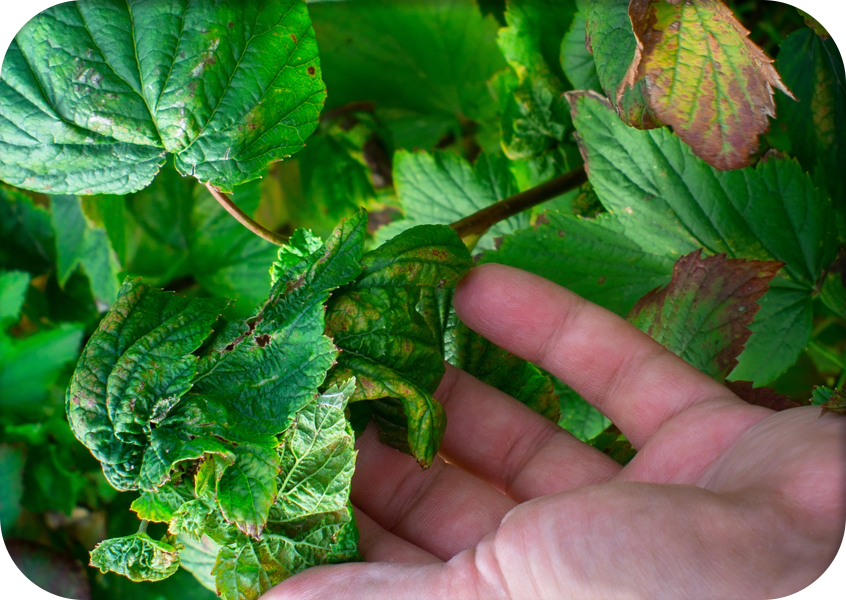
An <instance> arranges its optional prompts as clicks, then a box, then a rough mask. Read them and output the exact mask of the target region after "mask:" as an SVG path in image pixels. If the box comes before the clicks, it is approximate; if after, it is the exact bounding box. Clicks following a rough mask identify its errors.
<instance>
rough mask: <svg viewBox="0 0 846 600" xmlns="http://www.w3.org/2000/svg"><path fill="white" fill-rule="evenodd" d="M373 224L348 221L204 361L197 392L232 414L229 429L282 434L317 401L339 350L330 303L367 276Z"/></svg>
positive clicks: (222, 338) (360, 219) (227, 332)
mask: <svg viewBox="0 0 846 600" xmlns="http://www.w3.org/2000/svg"><path fill="white" fill-rule="evenodd" d="M366 227H367V218H366V216H365V214H364V213H363V212H360V213H358V214H357V215H355V216H353V217H350V218H349V219H347V220H346V221H344V222H343V223H342V224H341V225H339V226H338V228H337V229H336V230H335V232H334V233H333V234H332V236H331V237H330V238H329V239H328V241H327V242H326V243H325V244H324V245H323V247H322V248H321V249H320V250H318V251H316V252H314V253H312V254H310V255H309V256H308V257H306V258H304V259H303V260H302V261H301V262H300V263H298V264H297V265H296V266H295V267H294V268H292V269H287V270H286V271H285V276H284V278H282V279H279V280H277V281H276V283H275V284H274V285H273V288H272V290H271V293H270V298H269V299H268V300H267V302H266V303H265V304H264V305H263V306H261V307H259V309H258V310H257V311H256V313H255V314H254V315H253V316H252V317H250V318H249V319H247V321H246V322H243V323H231V324H230V325H228V326H227V327H226V328H225V329H224V330H223V331H222V332H221V333H220V335H218V336H217V338H216V339H215V341H214V343H213V344H212V345H211V347H210V349H209V351H208V353H207V354H206V356H204V357H203V358H202V359H201V360H200V364H199V373H198V376H197V379H196V382H195V384H194V388H193V390H192V391H193V392H194V393H197V394H201V395H203V396H204V397H205V398H206V399H207V401H208V402H210V403H212V404H216V405H217V406H219V407H222V408H223V409H225V410H227V411H228V419H229V420H228V422H227V425H228V426H229V427H230V428H232V429H233V430H236V431H238V430H240V431H247V432H250V433H251V434H253V435H261V434H271V435H273V434H277V433H280V432H282V431H283V430H285V429H286V428H287V427H288V424H289V423H290V420H291V418H292V416H293V414H294V413H295V412H296V411H298V410H299V409H301V408H302V407H303V406H305V405H306V404H307V403H308V402H309V401H310V400H311V399H312V398H314V396H315V395H316V394H317V388H318V387H319V386H320V385H321V384H322V383H323V380H324V378H325V376H326V372H327V370H328V369H329V368H330V367H331V366H332V364H333V363H334V362H335V358H336V356H337V350H336V349H335V346H334V344H332V341H331V340H330V339H329V338H328V337H326V336H325V335H324V329H325V317H324V310H325V309H324V303H325V302H326V300H327V299H328V297H329V293H330V292H331V291H332V290H334V289H335V288H337V287H339V286H341V285H344V284H345V283H348V282H349V281H351V280H352V279H354V278H355V277H356V276H357V275H358V274H359V273H360V271H361V265H360V262H359V261H360V259H361V254H362V252H363V246H364V236H365V233H366Z"/></svg>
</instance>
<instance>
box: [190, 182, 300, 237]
mask: <svg viewBox="0 0 846 600" xmlns="http://www.w3.org/2000/svg"><path fill="white" fill-rule="evenodd" d="M205 186H206V187H207V188H208V190H209V191H210V192H211V194H212V196H214V199H215V200H217V201H218V202H219V203H220V205H221V206H222V207H223V208H225V209H226V212H228V213H229V214H230V215H232V216H233V217H235V218H236V219H237V220H238V222H239V223H241V225H243V226H244V227H246V228H247V229H249V230H250V231H252V232H253V233H254V234H256V235H257V236H259V237H260V238H262V239H265V240H267V241H268V242H270V243H271V244H276V245H277V246H284V245H285V244H287V243H288V238H286V237H285V236H281V235H279V234H276V233H273V232H272V231H270V230H268V229H265V228H264V227H262V226H261V225H259V224H258V223H256V222H255V221H253V220H252V219H251V218H250V216H249V215H248V214H247V213H245V212H244V211H243V210H241V209H240V208H238V205H237V204H235V203H234V202H233V201H232V199H231V198H230V197H229V196H227V195H226V194H224V193H223V192H221V191H220V190H219V189H217V188H216V187H215V186H213V185H212V184H210V183H206V184H205Z"/></svg>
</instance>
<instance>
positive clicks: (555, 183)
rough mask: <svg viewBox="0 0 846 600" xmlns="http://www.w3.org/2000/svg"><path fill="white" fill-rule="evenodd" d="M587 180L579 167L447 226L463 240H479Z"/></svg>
mask: <svg viewBox="0 0 846 600" xmlns="http://www.w3.org/2000/svg"><path fill="white" fill-rule="evenodd" d="M586 181H587V173H586V172H585V168H584V167H579V168H578V169H575V170H573V171H570V172H569V173H565V174H564V175H561V176H559V177H556V178H555V179H550V180H549V181H547V182H546V183H543V184H541V185H539V186H537V187H533V188H531V189H529V190H526V191H525V192H520V193H519V194H517V195H515V196H511V197H510V198H506V199H505V200H500V201H499V202H497V203H496V204H491V205H490V206H488V207H486V208H483V209H482V210H480V211H479V212H477V213H474V214H472V215H470V216H469V217H465V218H463V219H461V220H460V221H457V222H455V223H453V224H452V225H450V227H452V228H453V229H454V230H455V231H456V232H457V233H458V235H459V237H461V238H462V239H464V238H468V237H470V236H477V237H481V236H482V235H484V234H485V233H486V232H487V231H488V229H490V228H491V227H493V226H494V225H496V224H497V223H499V222H500V221H504V220H505V219H507V218H509V217H513V216H514V215H516V214H518V213H521V212H523V211H524V210H527V209H529V208H532V207H533V206H537V205H538V204H542V203H543V202H546V201H547V200H552V199H553V198H555V197H556V196H560V195H561V194H564V193H566V192H569V191H570V190H573V189H576V188H577V187H579V186H580V185H582V184H583V183H584V182H586Z"/></svg>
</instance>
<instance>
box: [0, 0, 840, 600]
mask: <svg viewBox="0 0 846 600" xmlns="http://www.w3.org/2000/svg"><path fill="white" fill-rule="evenodd" d="M480 5H481V8H482V10H480V6H477V4H476V3H475V2H473V1H472V0H453V2H452V3H450V4H448V5H445V4H444V3H443V2H438V1H436V0H430V1H426V2H416V3H411V4H404V3H400V2H395V1H393V2H392V1H389V0H360V1H357V2H355V3H343V2H342V3H336V2H333V3H319V2H316V3H312V4H311V5H310V6H306V3H304V2H301V1H299V0H284V1H279V2H261V1H259V0H254V1H249V2H211V1H206V0H198V1H196V2H183V1H179V0H156V1H149V2H128V3H122V2H111V1H110V0H79V1H77V2H75V3H66V4H63V5H61V6H57V7H54V8H52V9H50V10H48V11H46V12H45V13H42V15H40V16H39V17H37V18H36V19H34V20H33V21H31V22H30V23H28V24H27V25H26V26H25V27H24V29H23V30H21V32H20V33H19V34H18V37H17V38H16V41H15V43H13V45H12V47H11V48H10V49H9V51H8V53H7V56H6V59H5V61H4V64H3V71H2V78H0V116H2V119H0V148H2V152H0V178H2V179H3V180H4V181H5V182H6V183H8V184H10V185H11V186H17V188H19V189H15V188H13V187H10V186H0V211H2V213H0V228H2V239H3V243H2V245H0V269H2V271H0V323H2V326H3V331H2V332H0V365H2V366H0V403H2V404H0V405H2V407H3V414H2V427H3V429H2V433H0V455H2V457H3V464H4V471H3V472H2V473H0V477H2V478H3V481H4V482H6V483H5V484H4V485H3V488H4V489H5V490H7V491H4V492H0V493H2V494H3V496H2V499H3V502H2V504H0V508H2V511H0V516H2V522H3V528H4V533H5V532H6V531H7V528H9V527H11V531H12V533H13V535H14V536H15V537H17V538H21V539H27V540H31V541H33V540H37V541H38V542H39V543H42V544H44V543H45V542H49V543H48V544H46V545H48V546H51V547H52V550H50V552H61V553H64V554H71V555H74V556H76V557H78V558H83V557H85V556H86V555H87V551H86V548H87V549H91V548H92V547H93V546H94V544H97V545H96V547H95V548H94V549H93V551H92V552H91V555H90V560H91V564H92V565H93V566H96V567H99V568H100V569H101V570H102V572H103V573H107V572H109V571H113V572H115V573H119V574H121V575H124V576H126V577H128V578H129V579H130V580H132V581H134V582H138V581H160V580H161V581H162V583H161V584H159V583H157V584H153V587H152V588H145V587H144V586H143V585H137V586H134V587H131V588H127V587H126V585H125V584H124V583H123V582H121V581H120V580H117V579H115V578H114V577H113V576H111V575H109V576H107V577H104V576H103V575H101V574H95V573H94V572H93V570H92V572H91V573H89V574H88V575H87V576H86V578H87V580H90V582H89V581H87V580H86V585H89V586H90V587H91V586H93V593H94V595H95V596H97V595H98V594H99V595H112V596H114V595H115V594H117V593H118V590H121V592H120V593H121V594H123V593H124V592H123V590H127V589H132V590H136V591H131V592H130V591H127V592H126V593H137V594H140V597H149V596H148V595H147V594H148V593H149V594H154V593H156V592H155V590H165V591H161V592H160V593H161V594H171V595H177V594H182V593H183V592H179V591H176V590H177V589H179V588H178V586H186V589H191V587H192V586H191V583H190V580H188V582H187V583H185V580H184V578H183V579H179V578H180V577H181V576H180V575H179V574H178V572H179V569H180V567H182V568H183V569H185V570H187V571H189V572H190V573H192V574H193V575H194V576H195V577H196V579H197V580H198V581H199V582H200V583H202V584H203V585H204V586H205V587H207V588H209V589H211V590H214V591H216V592H217V593H218V594H219V595H221V596H222V597H224V598H226V599H227V600H234V599H236V598H257V597H258V596H259V595H260V594H262V593H264V592H265V591H267V590H268V589H269V588H270V587H271V586H272V585H274V584H276V583H278V582H279V581H281V580H283V579H285V578H286V577H288V576H290V575H292V574H294V573H296V572H298V571H301V570H303V569H305V568H308V567H310V566H313V565H316V564H325V563H333V562H345V561H352V560H357V559H358V552H357V540H358V533H357V528H356V525H355V518H354V514H353V512H352V507H351V504H350V502H349V486H350V480H351V477H352V473H353V469H354V463H355V451H354V449H353V442H354V438H355V435H356V433H360V431H361V430H363V428H364V427H365V426H366V425H367V424H368V423H369V422H371V421H372V422H374V423H375V424H376V426H377V427H378V429H379V431H380V433H381V437H382V440H383V441H384V442H385V443H387V444H390V445H391V446H393V447H395V448H397V449H399V450H401V451H404V452H406V453H408V454H410V455H412V456H413V457H414V458H415V459H416V460H417V461H418V462H419V463H420V465H421V467H422V468H425V467H427V466H428V465H429V464H431V462H432V460H433V458H434V456H435V455H436V454H437V451H438V446H439V443H440V440H441V438H442V436H443V432H444V430H445V427H446V426H447V423H446V418H445V415H444V411H443V408H442V407H441V406H440V405H439V404H438V402H437V401H436V400H435V399H434V397H433V394H434V392H435V390H436V389H437V387H438V384H439V382H440V380H441V378H442V376H443V373H444V364H443V363H444V361H445V360H446V361H448V362H450V363H451V364H453V365H455V366H457V367H459V368H462V369H464V370H466V371H467V372H469V373H471V374H472V375H474V376H476V377H477V378H479V379H481V380H483V381H485V382H486V383H489V384H491V385H493V386H495V387H497V388H499V389H501V390H503V391H505V392H507V393H509V394H510V395H512V396H513V397H515V398H517V399H518V400H520V401H522V402H524V403H526V404H527V405H528V406H530V407H531V408H533V409H534V410H536V411H538V412H539V413H541V414H543V415H544V416H546V417H548V418H549V419H552V420H554V421H557V422H559V423H560V425H561V426H562V427H565V428H567V429H569V430H570V431H571V432H573V433H574V434H575V435H577V437H579V438H580V439H582V440H584V441H589V442H590V443H592V444H593V445H595V446H597V447H599V448H601V449H603V450H604V451H606V452H607V453H609V454H610V455H612V456H613V457H614V458H616V459H617V460H619V461H621V462H626V461H628V460H630V459H631V457H632V456H633V455H634V450H633V449H632V447H631V445H629V444H628V442H627V440H626V439H625V437H623V436H622V435H621V434H620V432H619V430H617V429H616V428H615V427H614V426H613V424H611V423H610V422H608V421H607V419H605V418H604V417H603V416H602V415H601V414H600V413H598V412H597V411H596V410H595V409H593V408H592V407H591V406H590V405H588V404H587V403H586V402H585V401H584V400H582V399H581V398H579V397H578V395H576V394H575V392H573V391H572V390H570V389H569V388H568V387H567V386H566V384H564V383H563V382H560V381H557V380H554V379H553V378H551V377H549V376H548V375H547V374H545V373H543V372H542V371H541V370H539V369H538V368H537V367H535V366H533V365H531V364H530V363H527V362H526V361H524V360H522V359H520V358H519V357H516V356H514V355H511V354H509V353H507V352H505V351H504V350H502V349H500V348H498V347H496V346H495V345H493V344H492V343H490V342H488V341H487V340H485V339H484V338H482V337H481V336H479V335H478V334H476V333H474V332H473V331H472V330H470V329H469V328H468V327H467V326H465V325H464V324H462V323H461V322H460V321H459V320H458V319H457V317H456V315H455V313H454V311H452V308H451V298H452V290H453V289H454V287H455V285H456V284H457V283H458V282H459V281H460V279H461V278H462V277H463V275H464V274H465V273H466V272H467V271H468V270H469V269H470V268H471V267H472V265H473V264H474V260H475V261H477V262H499V263H503V264H509V265H513V266H517V267H520V268H523V269H526V270H529V271H531V272H534V273H537V274H540V275H543V276H544V277H547V278H548V279H551V280H553V281H555V282H557V283H560V284H561V285H564V286H566V287H568V288H570V289H572V290H573V291H576V292H577V293H579V294H581V295H582V296H584V297H585V298H587V299H589V300H592V301H593V302H596V303H598V304H600V305H602V306H604V307H606V308H608V309H610V310H612V311H614V312H616V313H618V314H620V315H622V316H627V317H628V318H629V320H630V321H631V322H632V323H634V324H635V325H636V326H638V327H640V328H641V329H643V330H644V331H646V332H647V333H649V334H650V335H651V336H653V337H654V338H655V339H656V340H658V341H659V342H660V343H662V344H664V345H665V346H666V347H667V348H669V349H670V350H672V351H674V352H676V353H677V354H679V355H680V356H681V357H682V358H684V359H685V360H687V361H688V362H690V363H691V364H693V365H694V366H696V367H697V368H699V369H700V370H702V371H703V372H705V373H707V374H709V375H711V376H712V377H714V378H715V379H717V380H718V381H720V382H725V383H727V385H729V386H730V387H731V389H732V390H733V391H735V393H737V394H738V395H740V396H741V397H743V398H744V399H746V400H747V401H749V402H753V403H756V404H761V405H765V406H769V407H772V408H775V409H785V408H789V407H792V406H796V405H799V404H803V403H804V404H807V403H808V402H810V401H809V400H808V399H809V398H811V396H812V394H813V400H812V401H813V403H815V404H823V405H824V406H825V410H836V411H843V398H842V394H841V392H840V391H837V390H838V389H840V388H842V385H843V383H844V380H846V345H844V344H845V342H844V340H846V287H844V277H846V276H844V273H846V265H845V264H844V261H845V260H846V254H844V250H843V245H842V244H843V242H844V239H846V188H844V186H843V182H842V178H841V177H839V176H838V173H837V165H839V164H842V163H843V152H844V147H846V137H844V127H846V97H844V94H846V88H844V83H843V82H844V81H846V77H844V73H843V63H842V61H841V60H840V56H839V54H838V52H837V49H836V48H835V46H834V44H833V42H832V41H831V39H830V38H827V37H826V35H825V32H824V30H821V28H820V27H819V25H818V24H815V23H811V25H812V26H813V27H814V28H813V29H812V28H810V27H807V26H805V18H804V17H803V16H802V15H800V14H799V13H797V12H793V11H791V12H790V13H789V14H787V13H785V12H784V7H778V6H777V5H770V4H769V3H767V6H766V7H764V8H761V10H763V11H764V14H765V17H766V18H770V17H771V24H772V27H771V28H770V29H769V30H768V29H767V28H761V30H760V31H756V36H763V37H764V39H763V40H757V39H756V41H759V42H760V45H762V46H766V47H771V48H772V50H773V51H775V50H778V56H777V60H776V61H775V64H772V61H770V59H769V58H767V56H766V55H765V54H764V53H763V51H762V50H760V49H759V47H758V45H756V44H755V43H754V42H753V41H751V40H750V39H749V38H748V37H747V32H746V31H745V29H743V26H742V25H741V24H740V22H739V21H738V20H737V18H736V17H735V15H734V14H733V13H732V12H731V10H730V8H729V7H727V6H726V5H725V4H723V3H722V2H721V1H720V0H693V1H690V2H667V1H665V0H651V1H649V2H646V1H644V2H640V1H633V2H629V1H628V0H613V1H612V0H584V1H572V2H569V1H556V2H552V1H550V0H508V2H506V3H505V10H504V11H503V8H502V7H501V6H498V4H497V3H495V2H481V3H480ZM767 11H769V12H767ZM739 12H740V11H739ZM741 14H743V13H742V12H741ZM785 15H787V16H785ZM497 20H499V21H500V23H502V24H504V27H502V28H501V29H499V31H498V32H497V29H498V23H497ZM767 22H770V21H767ZM768 31H769V32H768ZM775 35H778V36H779V39H778V40H776V42H773V39H774V36H775ZM782 37H783V40H782V39H781V38H782ZM682 41H683V42H684V44H682ZM775 44H780V47H777V46H776V45H775ZM318 46H319V49H320V51H319V52H318ZM774 89H778V90H781V91H780V92H774ZM327 92H328V94H327ZM797 99H798V100H800V101H801V102H798V103H797V102H796V100H797ZM325 102H326V103H328V104H326V106H325V107H324V103H325ZM670 128H672V131H671V130H670ZM768 131H769V132H768ZM420 148H423V149H425V150H423V151H420V150H417V149H420ZM292 155H294V156H292ZM283 158H284V159H288V160H285V161H284V162H281V163H280V162H279V161H280V160H281V159H283ZM274 163H277V164H274ZM177 173H178V174H179V175H181V177H179V176H177ZM25 190H26V191H25ZM46 194H49V197H48V196H46ZM45 207H49V210H47V209H46V208H45ZM363 209H366V211H365V210H363ZM260 223H261V224H260ZM474 255H475V256H474ZM121 281H122V282H123V283H122V285H121V283H120V282H121ZM161 288H165V290H166V291H165V290H162V289H161ZM83 338H87V341H86V342H85V345H84V348H83V349H82V351H81V355H80V354H79V350H80V346H81V344H82V341H83ZM77 358H78V361H77V363H76V368H75V370H74V371H73V372H72V373H71V371H70V366H71V365H72V362H73V361H74V360H75V359H77ZM765 385H771V386H773V388H774V389H772V388H768V387H762V386H765ZM813 386H820V387H816V388H815V389H814V390H813V392H812V388H813ZM821 386H827V388H826V387H821ZM65 388H66V393H65V394H63V393H62V391H63V390H64V389H65ZM62 396H64V402H63V401H62ZM65 418H66V419H67V421H66V420H65ZM71 432H72V433H73V435H75V437H76V439H77V440H79V442H82V445H80V444H79V443H78V442H77V441H76V440H74V439H73V436H72V434H71ZM89 451H90V453H89ZM92 457H93V458H92ZM95 459H96V460H95ZM115 490H118V491H121V492H127V493H126V494H116V493H115ZM22 499H23V500H24V502H23V503H24V504H26V505H27V506H28V507H29V510H26V511H24V510H22V508H21V504H22ZM130 501H131V505H130V506H129V507H128V508H130V509H131V510H132V511H133V512H135V513H136V514H137V516H138V518H139V519H141V526H140V530H139V531H138V532H137V533H134V534H132V532H131V529H132V527H131V526H129V525H128V523H127V522H126V520H125V518H124V517H122V516H118V515H119V514H121V512H120V511H124V513H125V509H126V508H127V506H126V505H127V504H129V502H130ZM77 509H79V510H77ZM75 511H76V516H74V514H75ZM61 515H64V516H63V517H62V516H61ZM95 518H96V519H100V520H99V521H98V523H99V525H91V523H90V522H89V521H91V520H94V519H95ZM107 518H108V520H109V521H108V527H106V526H105V525H104V524H103V522H104V521H105V520H106V519H107ZM51 519H53V521H51ZM86 519H87V521H86ZM54 522H55V523H56V526H55V527H53V526H52V525H51V523H54ZM82 522H84V523H86V524H85V525H82V524H80V523H82ZM107 529H108V531H107ZM107 534H108V535H110V536H112V537H111V539H107V540H106V541H102V540H103V539H104V538H105V537H106V536H107ZM171 576H174V577H171ZM175 581H179V582H180V583H178V584H176V583H170V582H175ZM144 585H150V584H144ZM159 585H161V586H169V585H172V586H173V587H172V588H167V587H155V586H159ZM193 587H196V586H193ZM147 589H149V590H150V591H149V592H147V591H145V590H147ZM138 590H141V591H138ZM58 591H59V592H60V593H61V590H58ZM191 593H192V594H200V593H201V592H199V591H196V590H194V591H192V592H191Z"/></svg>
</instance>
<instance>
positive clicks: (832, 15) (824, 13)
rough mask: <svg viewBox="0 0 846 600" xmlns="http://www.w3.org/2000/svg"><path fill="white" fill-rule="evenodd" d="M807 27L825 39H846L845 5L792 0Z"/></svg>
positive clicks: (836, 0) (837, 0)
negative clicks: (836, 37) (837, 37)
mask: <svg viewBox="0 0 846 600" xmlns="http://www.w3.org/2000/svg"><path fill="white" fill-rule="evenodd" d="M793 4H794V5H796V10H798V11H799V14H800V15H802V16H803V17H805V22H806V23H807V24H808V27H811V28H812V29H813V30H814V31H816V32H817V34H819V35H823V36H826V37H835V36H841V37H846V4H843V2H840V0H793Z"/></svg>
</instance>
